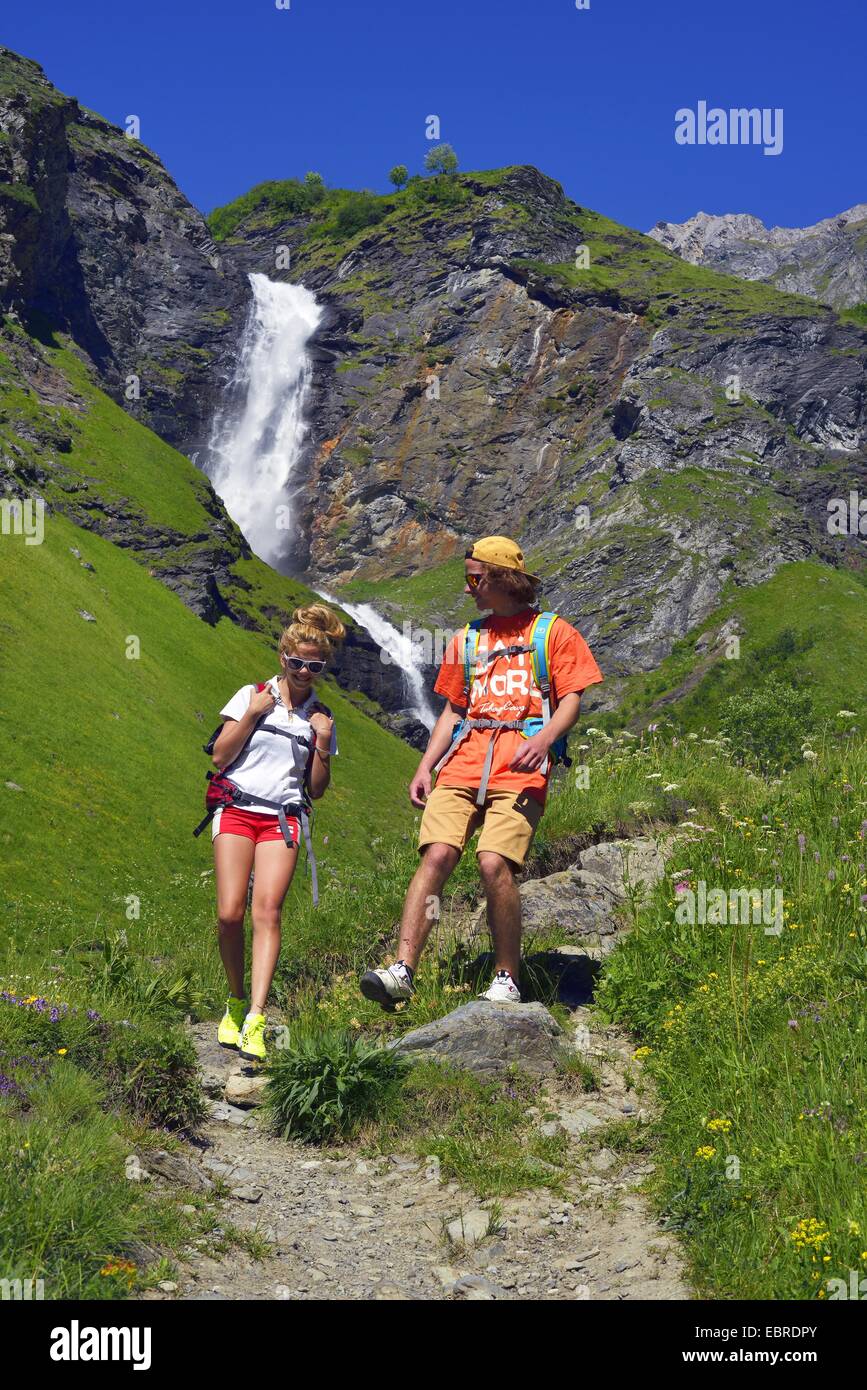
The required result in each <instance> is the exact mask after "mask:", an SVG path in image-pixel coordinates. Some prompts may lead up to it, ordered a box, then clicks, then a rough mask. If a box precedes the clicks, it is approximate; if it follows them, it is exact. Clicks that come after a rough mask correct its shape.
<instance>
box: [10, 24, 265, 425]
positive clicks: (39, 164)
mask: <svg viewBox="0 0 867 1390" xmlns="http://www.w3.org/2000/svg"><path fill="white" fill-rule="evenodd" d="M0 68H2V71H3V76H4V78H5V79H6V80H5V82H4V84H3V91H2V94H0V132H2V133H3V135H4V136H5V137H6V138H5V139H4V140H3V141H0V184H2V185H4V186H5V191H4V192H3V193H2V195H0V303H2V304H3V305H4V307H7V308H15V309H16V310H18V311H19V312H21V313H22V314H24V315H29V314H31V313H32V312H33V311H38V312H40V313H42V314H44V315H46V316H47V317H48V318H49V319H50V320H51V322H52V323H53V324H54V325H55V326H56V327H60V328H64V329H66V330H67V331H68V332H69V333H71V335H72V337H73V338H74V339H75V341H76V342H77V343H78V344H79V345H80V346H81V347H82V348H83V349H84V350H85V351H86V352H87V353H88V354H89V356H90V357H91V359H92V360H93V362H94V363H95V365H96V366H97V368H98V370H99V373H100V375H101V377H102V380H103V383H104V385H105V388H106V389H107V390H108V391H109V394H112V395H114V396H115V398H116V399H118V400H119V401H120V402H121V403H122V404H124V405H125V406H126V408H127V409H129V410H130V411H131V413H132V414H135V415H137V416H138V417H139V418H140V419H142V420H143V421H145V423H147V424H148V425H150V426H151V428H153V429H155V430H156V431H157V433H158V434H160V435H162V436H163V438H164V439H167V440H169V442H170V443H172V444H175V445H178V446H179V447H184V448H189V449H190V450H191V451H195V449H196V448H199V447H201V445H202V443H203V442H204V439H205V438H206V434H207V426H208V420H209V416H210V400H211V393H212V386H211V385H210V383H212V382H213V381H215V380H217V379H218V378H219V375H220V370H221V368H222V367H223V366H224V365H225V364H226V363H227V362H228V361H230V360H231V359H232V358H233V356H234V352H235V348H236V342H237V329H236V322H237V320H238V319H239V318H240V317H241V316H242V315H243V312H244V306H245V304H246V302H247V299H248V294H249V289H248V285H247V282H246V279H245V277H244V276H243V274H241V273H240V272H239V270H237V269H236V268H235V266H234V265H233V264H232V263H231V262H226V261H224V258H223V257H222V256H221V255H220V253H219V251H218V249H217V247H216V246H215V244H214V242H213V240H212V239H211V236H210V233H209V231H208V228H207V226H206V224H205V221H204V218H203V217H202V215H201V213H200V212H198V211H197V209H196V208H194V207H193V206H192V204H190V203H189V202H188V201H187V199H186V198H184V197H183V195H182V194H181V193H180V192H179V190H178V189H177V187H176V186H175V184H174V182H173V181H172V179H171V178H170V177H169V175H168V174H167V173H166V171H165V169H164V168H163V166H162V164H161V163H160V161H159V160H158V159H157V158H156V156H155V155H153V154H152V153H151V152H150V150H149V149H148V148H147V146H146V145H144V144H142V143H140V142H139V141H138V140H133V139H130V138H128V137H127V136H126V134H125V133H124V132H123V131H121V130H119V129H118V128H117V127H116V126H113V125H111V124H110V123H109V122H108V121H105V120H103V119H102V117H100V116H97V115H96V114H94V113H93V112H90V111H87V110H85V109H84V108H82V107H80V106H79V104H78V102H77V101H75V100H74V99H72V98H69V97H65V96H63V95H62V94H61V93H59V92H58V91H56V89H55V88H54V87H52V86H51V84H50V83H49V82H48V81H47V79H46V78H45V75H44V74H43V72H42V69H41V68H40V67H39V66H38V64H36V63H33V62H30V61H29V60H27V59H24V58H20V57H19V56H18V55H17V54H15V53H12V52H11V51H10V50H9V49H6V48H0ZM143 133H146V132H143ZM10 189H11V190H12V192H10V191H9V190H10ZM131 377H136V378H138V382H139V388H138V389H139V392H140V394H139V396H138V398H137V399H134V398H129V397H127V396H126V394H125V392H126V387H127V385H128V382H129V379H130V378H131Z"/></svg>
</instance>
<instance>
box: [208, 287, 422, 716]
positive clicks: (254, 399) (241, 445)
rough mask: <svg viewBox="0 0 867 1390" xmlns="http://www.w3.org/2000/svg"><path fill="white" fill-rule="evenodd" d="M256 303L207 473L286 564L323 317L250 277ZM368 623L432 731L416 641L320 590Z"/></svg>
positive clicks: (297, 294) (308, 297)
mask: <svg viewBox="0 0 867 1390" xmlns="http://www.w3.org/2000/svg"><path fill="white" fill-rule="evenodd" d="M249 279H250V285H251V288H252V291H253V302H252V304H251V306H250V313H249V315H248V318H247V324H246V327H245V329H244V336H243V338H242V340H241V349H240V353H239V356H238V366H237V368H236V370H235V374H234V376H233V377H232V380H231V381H230V383H229V386H228V390H227V402H226V404H225V406H223V408H222V409H220V410H219V411H218V412H217V414H216V415H215V416H214V421H213V425H212V427H211V437H210V442H209V445H208V454H207V460H206V463H205V472H206V473H207V474H208V477H209V478H210V479H211V482H212V483H213V485H214V489H215V490H216V492H217V493H218V494H219V495H220V497H221V498H222V499H223V502H224V504H225V507H226V511H227V512H228V513H229V515H230V516H231V518H232V520H233V521H235V522H237V524H238V526H239V527H240V528H241V530H242V531H243V533H244V535H245V536H246V538H247V540H248V541H249V543H250V546H251V548H252V550H253V551H254V552H255V554H256V555H258V556H259V558H260V559H261V560H264V561H265V562H266V564H269V565H272V566H273V567H274V568H275V569H280V568H281V567H282V566H283V565H285V563H286V560H287V558H288V555H289V551H290V549H291V538H292V517H291V491H290V484H292V483H293V481H294V482H295V485H296V486H297V480H293V475H294V473H295V469H296V466H297V463H298V459H299V457H300V454H301V448H302V445H303V443H304V439H305V437H306V435H307V424H306V422H305V419H304V407H305V404H306V398H307V394H308V390H309V387H310V379H311V375H312V373H311V366H310V358H309V355H308V352H307V344H308V343H309V341H310V339H311V337H312V336H313V334H314V333H315V331H316V328H317V327H318V325H319V322H320V320H321V318H322V307H321V305H319V304H318V303H317V302H316V296H315V295H314V294H311V292H310V290H308V289H305V288H304V286H303V285H289V284H285V283H283V282H282V281H277V280H269V279H268V277H267V276H266V275H259V274H252V275H250V277H249ZM320 594H321V597H322V598H324V599H326V600H327V601H328V602H329V603H334V604H337V605H338V606H339V607H340V608H343V609H344V610H345V611H346V612H347V613H349V614H350V616H351V617H352V618H354V619H355V621H356V622H358V623H360V624H361V626H362V627H364V628H366V629H367V631H368V632H369V633H370V635H371V637H372V638H373V640H374V642H375V643H376V644H377V646H378V647H379V648H380V649H381V650H383V651H385V652H386V653H387V655H388V656H389V658H390V659H391V660H392V661H393V662H394V664H395V665H396V666H399V667H400V669H401V670H402V672H403V679H404V689H405V691H406V697H407V708H408V709H409V711H410V712H411V713H412V714H413V715H414V716H415V718H416V719H418V720H420V721H421V723H422V724H424V725H425V726H426V727H427V728H428V729H432V728H433V726H434V724H435V723H436V718H437V716H436V714H435V712H434V710H433V709H432V707H431V704H430V701H429V699H428V696H427V692H426V690H425V686H424V677H423V675H422V671H421V667H420V664H419V662H418V654H417V652H416V649H415V647H414V646H413V643H412V642H411V641H410V639H409V638H408V637H407V636H405V635H404V634H403V633H401V632H398V630H397V628H396V627H393V626H392V624H391V623H389V622H387V621H386V619H385V618H383V617H382V616H381V615H380V614H379V613H377V611H376V609H375V608H372V607H371V606H370V604H369V603H357V604H352V603H344V602H343V600H342V599H340V598H334V597H332V596H331V595H329V594H326V593H324V592H322V591H320Z"/></svg>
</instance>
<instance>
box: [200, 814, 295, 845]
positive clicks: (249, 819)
mask: <svg viewBox="0 0 867 1390" xmlns="http://www.w3.org/2000/svg"><path fill="white" fill-rule="evenodd" d="M286 820H287V823H288V825H289V834H290V835H291V836H292V842H293V844H296V845H297V844H298V843H299V837H300V832H301V827H300V826H299V824H298V818H297V816H287V817H286ZM218 835H243V836H244V838H245V839H247V840H252V841H253V843H254V844H257V845H258V844H259V842H260V840H282V839H283V831H282V830H281V829H280V822H279V820H278V819H277V817H276V816H272V815H270V814H269V813H268V812H266V811H245V810H244V809H243V808H242V807H241V806H221V807H220V808H219V810H218V811H216V812H215V813H214V819H213V829H212V830H211V839H212V840H215V839H216V838H217V836H218ZM284 843H285V841H284Z"/></svg>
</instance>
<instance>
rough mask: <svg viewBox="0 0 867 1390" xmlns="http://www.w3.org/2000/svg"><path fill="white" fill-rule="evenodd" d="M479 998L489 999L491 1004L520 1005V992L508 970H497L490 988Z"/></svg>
mask: <svg viewBox="0 0 867 1390" xmlns="http://www.w3.org/2000/svg"><path fill="white" fill-rule="evenodd" d="M479 998H480V999H489V1000H490V1002H491V1003H492V1004H520V1002H521V991H520V990H519V989H518V986H517V985H516V984H515V981H514V980H513V979H512V977H511V975H510V974H509V972H508V970H498V971H497V973H496V975H495V976H494V978H493V980H492V981H491V985H490V988H489V989H486V990H485V991H484V993H483V994H480V995H479Z"/></svg>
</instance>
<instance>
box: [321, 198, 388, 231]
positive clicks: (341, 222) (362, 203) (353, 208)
mask: <svg viewBox="0 0 867 1390" xmlns="http://www.w3.org/2000/svg"><path fill="white" fill-rule="evenodd" d="M387 212H388V204H387V203H384V202H383V201H382V200H381V199H380V198H377V196H376V194H375V193H370V192H368V191H367V190H366V189H365V191H364V192H362V193H350V194H349V196H348V198H346V200H345V201H344V202H342V203H341V204H340V206H339V208H338V209H337V211H336V213H335V214H334V224H333V230H334V234H335V235H336V236H338V237H341V238H343V237H350V236H354V235H355V233H356V232H360V231H362V230H363V229H364V228H365V227H374V226H376V224H377V222H381V221H382V219H383V217H385V215H386V213H387Z"/></svg>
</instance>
